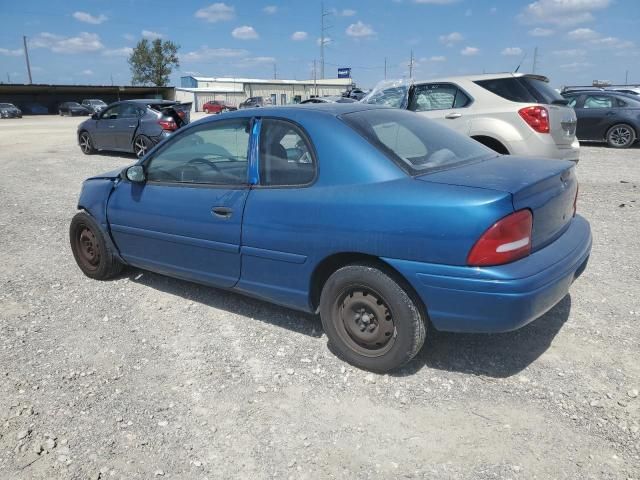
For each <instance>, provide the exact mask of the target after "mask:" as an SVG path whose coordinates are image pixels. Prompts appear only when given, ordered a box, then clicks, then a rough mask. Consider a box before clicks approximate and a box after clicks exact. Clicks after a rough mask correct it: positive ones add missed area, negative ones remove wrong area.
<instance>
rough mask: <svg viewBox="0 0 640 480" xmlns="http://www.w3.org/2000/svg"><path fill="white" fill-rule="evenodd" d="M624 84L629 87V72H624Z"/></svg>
mask: <svg viewBox="0 0 640 480" xmlns="http://www.w3.org/2000/svg"><path fill="white" fill-rule="evenodd" d="M624 84H625V85H629V70H626V71H625V72H624Z"/></svg>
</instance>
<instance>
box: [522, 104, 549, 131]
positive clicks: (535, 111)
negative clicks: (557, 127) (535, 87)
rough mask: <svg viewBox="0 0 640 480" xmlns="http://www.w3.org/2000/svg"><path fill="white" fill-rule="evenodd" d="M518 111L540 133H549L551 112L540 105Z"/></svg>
mask: <svg viewBox="0 0 640 480" xmlns="http://www.w3.org/2000/svg"><path fill="white" fill-rule="evenodd" d="M518 113H519V114H520V116H521V117H522V119H523V120H524V121H525V122H527V124H528V125H529V126H530V127H531V128H533V129H534V130H535V131H536V132H538V133H549V112H548V111H547V109H546V108H544V107H540V106H533V107H524V108H521V109H520V110H518Z"/></svg>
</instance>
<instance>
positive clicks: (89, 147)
mask: <svg viewBox="0 0 640 480" xmlns="http://www.w3.org/2000/svg"><path fill="white" fill-rule="evenodd" d="M80 150H82V153H84V154H85V155H91V154H92V153H94V152H95V151H96V150H95V148H94V147H93V142H92V141H91V135H89V132H82V133H81V134H80Z"/></svg>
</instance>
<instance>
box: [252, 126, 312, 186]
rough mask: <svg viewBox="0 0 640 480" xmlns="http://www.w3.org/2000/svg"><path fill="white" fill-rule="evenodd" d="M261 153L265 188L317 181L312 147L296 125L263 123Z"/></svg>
mask: <svg viewBox="0 0 640 480" xmlns="http://www.w3.org/2000/svg"><path fill="white" fill-rule="evenodd" d="M259 152H260V157H259V165H260V183H261V184H262V185H268V186H294V185H307V184H309V183H311V182H312V181H313V179H314V178H315V175H316V164H315V158H314V156H313V153H312V148H311V144H310V143H309V140H308V139H307V137H306V135H304V134H303V133H302V131H301V130H300V128H298V127H297V126H296V125H294V124H293V123H290V122H286V121H283V120H276V119H268V118H266V119H263V120H262V127H261V128H260V149H259Z"/></svg>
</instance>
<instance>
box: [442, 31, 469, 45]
mask: <svg viewBox="0 0 640 480" xmlns="http://www.w3.org/2000/svg"><path fill="white" fill-rule="evenodd" d="M438 40H439V41H440V43H442V44H444V45H446V46H447V47H453V46H454V45H455V44H456V43H460V42H461V41H463V40H464V36H463V35H462V34H461V33H460V32H451V33H448V34H447V35H440V36H439V37H438Z"/></svg>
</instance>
